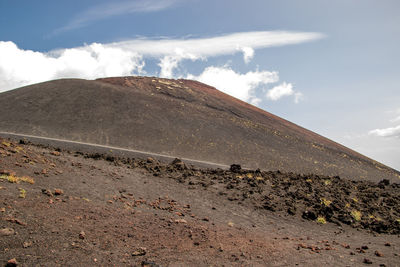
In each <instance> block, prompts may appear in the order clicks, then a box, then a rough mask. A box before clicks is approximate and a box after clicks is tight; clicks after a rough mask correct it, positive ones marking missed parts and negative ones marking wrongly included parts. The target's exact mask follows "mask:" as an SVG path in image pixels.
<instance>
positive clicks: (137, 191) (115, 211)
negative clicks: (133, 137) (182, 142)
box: [0, 139, 400, 266]
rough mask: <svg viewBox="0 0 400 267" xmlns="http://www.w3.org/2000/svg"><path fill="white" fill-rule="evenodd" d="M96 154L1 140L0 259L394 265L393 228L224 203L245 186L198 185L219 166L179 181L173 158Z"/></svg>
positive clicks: (396, 259) (216, 173)
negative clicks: (160, 159)
mask: <svg viewBox="0 0 400 267" xmlns="http://www.w3.org/2000/svg"><path fill="white" fill-rule="evenodd" d="M88 156H89V157H88ZM94 158H96V155H86V156H85V155H82V154H77V153H74V152H73V151H71V152H68V151H61V152H58V151H55V150H54V149H48V148H41V147H38V146H34V145H27V144H17V143H13V142H11V141H9V140H5V139H2V140H0V171H1V172H2V173H3V174H2V176H1V177H2V178H1V179H0V216H1V220H0V230H1V233H0V234H1V237H0V250H1V253H0V264H3V265H4V264H6V263H7V261H9V260H11V259H13V258H15V259H16V260H17V262H19V264H20V266H35V265H40V266H89V265H90V266H97V265H99V266H110V265H111V266H142V265H146V264H148V266H310V265H316V266H324V265H326V266H361V265H364V263H363V262H367V261H371V262H372V263H373V266H399V265H400V257H399V252H400V251H399V248H400V242H399V238H398V236H397V235H388V234H379V233H376V232H368V231H367V230H363V229H360V228H352V227H350V226H347V225H345V224H343V225H342V226H340V227H339V226H338V225H336V224H333V223H327V224H324V225H320V224H318V223H316V222H314V221H308V220H303V219H301V218H300V217H298V216H290V215H287V213H286V212H280V211H275V212H272V211H269V210H265V209H255V208H254V206H253V204H254V203H253V202H252V201H250V200H251V198H249V199H248V200H246V201H243V202H241V201H232V200H229V198H228V197H229V196H230V195H231V194H241V193H243V192H245V191H243V190H245V188H230V189H228V187H226V186H225V185H226V183H216V184H215V186H217V185H220V187H216V189H213V188H214V187H213V186H204V184H202V182H203V183H208V182H209V181H211V180H213V179H214V178H215V180H214V181H219V180H218V179H220V178H221V181H222V180H225V179H228V180H227V182H228V183H229V182H230V180H229V179H230V178H229V177H228V176H225V175H226V174H225V173H221V172H220V171H216V170H215V171H213V170H208V171H203V170H196V169H195V170H193V172H199V173H201V174H202V175H199V176H196V174H195V173H194V174H193V175H192V176H193V177H194V178H193V179H188V180H184V181H183V182H182V178H183V174H184V173H185V172H187V171H188V169H182V170H180V169H181V167H182V166H183V165H181V164H180V163H179V162H178V163H176V164H173V165H165V164H160V163H158V162H157V161H154V160H151V159H149V160H140V159H138V160H134V161H129V162H128V161H126V162H127V163H124V162H125V161H124V160H114V159H110V158H109V160H104V159H102V157H101V156H100V157H99V158H98V159H94ZM203 174H204V176H203ZM24 176H26V177H30V178H32V179H33V181H32V180H30V179H27V178H22V177H24ZM10 177H11V178H10ZM12 177H14V178H12ZM202 177H203V178H202ZM288 177H289V176H288ZM283 178H284V177H283ZM13 179H14V180H13ZM13 181H14V182H13ZM232 181H233V180H232ZM32 182H33V183H32ZM22 189H23V190H25V193H23V192H24V191H23V190H22ZM56 192H57V193H58V195H55V193H56ZM232 192H233V193H232ZM224 193H226V194H224ZM390 194H392V193H390ZM285 200H286V199H285V198H282V199H281V202H282V203H284V202H285ZM277 206H279V203H278V202H277Z"/></svg>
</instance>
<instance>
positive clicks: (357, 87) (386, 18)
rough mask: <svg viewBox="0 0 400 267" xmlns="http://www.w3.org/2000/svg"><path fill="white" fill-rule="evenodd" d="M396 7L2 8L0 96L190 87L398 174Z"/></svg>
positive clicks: (256, 1)
mask: <svg viewBox="0 0 400 267" xmlns="http://www.w3.org/2000/svg"><path fill="white" fill-rule="evenodd" d="M399 12H400V2H399V1H396V0H393V1H389V0H383V1H375V0H352V1H348V0H337V1H323V0H298V1H297V0H280V1H267V0H249V1H239V0H202V1H200V0H147V1H141V0H130V1H126V0H123V1H102V0H97V1H93V0H90V1H89V0H79V1H74V0H70V1H49V0H42V1H23V0H20V1H7V0H3V1H0V92H1V91H6V90H9V89H12V88H16V87H19V86H22V85H26V84H30V83H36V82H39V81H44V80H49V79H55V78H62V77H80V78H88V79H92V78H96V77H101V76H121V75H130V74H132V75H138V74H140V75H147V76H163V77H171V78H191V79H197V80H200V81H203V82H206V83H208V84H211V85H214V86H216V87H217V88H218V89H220V90H222V91H224V92H227V93H229V94H231V95H234V96H236V97H238V98H241V99H242V100H245V101H247V102H250V103H253V104H256V105H258V106H259V107H260V108H263V109H265V110H267V111H270V112H272V113H274V114H276V115H279V116H281V117H283V118H285V119H288V120H290V121H292V122H294V123H296V124H299V125H301V126H303V127H305V128H308V129H310V130H313V131H315V132H317V133H319V134H322V135H324V136H326V137H328V138H330V139H333V140H335V141H337V142H339V143H342V144H344V145H346V146H348V147H350V148H352V149H355V150H356V151H359V152H361V153H363V154H365V155H367V156H369V157H371V158H373V159H376V160H378V161H381V162H382V163H385V164H387V165H389V166H391V167H394V168H396V169H398V170H399V169H400V156H399V155H400V75H399V74H400V65H399V62H400V52H399V47H400V16H399V15H398V14H399Z"/></svg>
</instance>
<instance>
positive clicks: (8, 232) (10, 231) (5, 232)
mask: <svg viewBox="0 0 400 267" xmlns="http://www.w3.org/2000/svg"><path fill="white" fill-rule="evenodd" d="M13 234H15V231H14V229H12V228H3V229H1V230H0V236H9V235H13Z"/></svg>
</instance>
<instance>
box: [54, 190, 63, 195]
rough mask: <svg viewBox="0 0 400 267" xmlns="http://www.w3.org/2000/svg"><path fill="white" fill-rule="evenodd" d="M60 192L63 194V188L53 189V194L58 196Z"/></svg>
mask: <svg viewBox="0 0 400 267" xmlns="http://www.w3.org/2000/svg"><path fill="white" fill-rule="evenodd" d="M62 194H64V191H63V190H61V189H54V195H56V196H60V195H62Z"/></svg>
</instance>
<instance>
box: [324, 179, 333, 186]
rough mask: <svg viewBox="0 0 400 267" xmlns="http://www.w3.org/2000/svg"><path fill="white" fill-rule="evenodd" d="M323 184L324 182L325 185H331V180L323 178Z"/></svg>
mask: <svg viewBox="0 0 400 267" xmlns="http://www.w3.org/2000/svg"><path fill="white" fill-rule="evenodd" d="M324 184H325V185H326V186H328V185H331V184H332V181H331V180H325V181H324Z"/></svg>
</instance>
